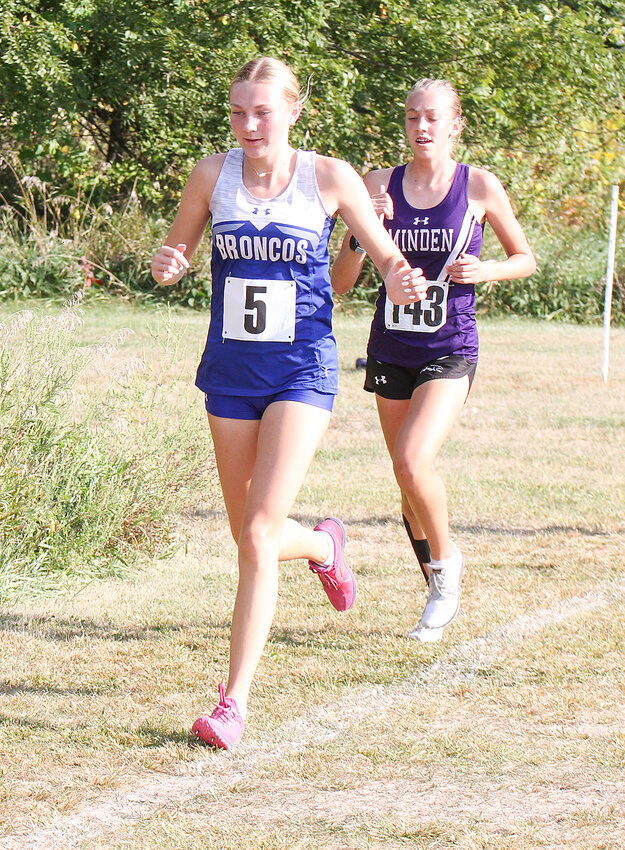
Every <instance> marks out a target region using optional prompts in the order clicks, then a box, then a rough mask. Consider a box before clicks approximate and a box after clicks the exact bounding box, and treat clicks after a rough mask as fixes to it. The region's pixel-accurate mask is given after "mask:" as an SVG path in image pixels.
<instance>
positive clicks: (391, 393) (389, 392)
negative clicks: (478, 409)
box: [365, 354, 477, 400]
mask: <svg viewBox="0 0 625 850" xmlns="http://www.w3.org/2000/svg"><path fill="white" fill-rule="evenodd" d="M476 369H477V363H474V362H473V361H472V360H467V359H466V357H458V356H456V355H454V354H450V355H449V356H448V357H437V358H436V360H430V362H429V363H426V364H425V365H424V366H421V367H420V368H418V369H410V368H408V367H407V366H397V365H396V364H395V363H383V362H382V361H381V360H376V359H375V358H374V357H367V372H366V375H365V389H366V390H367V392H369V393H377V394H378V395H380V396H382V398H391V399H398V400H399V399H408V398H411V397H412V394H413V392H414V391H415V390H416V388H417V387H420V386H421V384H425V383H427V382H428V381H437V380H439V378H464V377H465V375H468V376H469V389H471V384H472V383H473V378H474V376H475V370H476Z"/></svg>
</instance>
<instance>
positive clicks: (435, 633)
mask: <svg viewBox="0 0 625 850" xmlns="http://www.w3.org/2000/svg"><path fill="white" fill-rule="evenodd" d="M442 636H443V630H442V629H426V628H425V626H422V625H421V623H418V624H417V625H416V626H415V627H414V629H413V630H412V631H411V632H408V637H409V638H414V639H415V640H418V641H419V642H420V643H436V641H438V640H440V639H441V638H442Z"/></svg>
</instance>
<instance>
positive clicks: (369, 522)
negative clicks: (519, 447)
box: [188, 508, 625, 537]
mask: <svg viewBox="0 0 625 850" xmlns="http://www.w3.org/2000/svg"><path fill="white" fill-rule="evenodd" d="M188 514H189V516H192V517H194V518H196V519H216V518H217V519H224V520H225V519H226V513H225V511H224V510H221V509H213V510H203V509H202V508H199V509H193V510H192V511H189V512H188ZM325 516H327V514H323V512H320V513H318V514H315V515H311V514H302V513H292V514H291V518H292V519H294V520H296V521H297V522H300V523H301V524H302V525H304V526H307V527H309V528H314V527H315V526H316V525H317V523H318V522H320V521H321V520H322V519H324V517H325ZM340 518H341V519H342V520H343V522H344V523H345V525H346V526H347V527H348V528H349V527H352V528H361V527H372V528H380V527H381V526H385V525H396V526H397V527H398V528H400V529H401V530H402V532H403V525H402V522H401V515H400V513H399V511H397V512H393V513H390V514H376V515H375V516H365V517H358V518H357V519H355V518H353V517H350V516H349V515H347V514H341V516H340ZM451 528H452V531H455V532H460V533H462V534H482V535H483V534H487V535H492V536H493V537H536V536H538V535H541V534H581V535H582V536H584V537H614V536H616V535H620V534H625V527H623V528H613V529H609V530H606V529H604V528H598V527H597V526H585V525H545V526H534V527H527V528H522V527H519V526H504V525H493V524H492V523H491V524H489V523H484V524H481V525H475V524H473V525H466V524H462V523H460V522H453V521H452V526H451Z"/></svg>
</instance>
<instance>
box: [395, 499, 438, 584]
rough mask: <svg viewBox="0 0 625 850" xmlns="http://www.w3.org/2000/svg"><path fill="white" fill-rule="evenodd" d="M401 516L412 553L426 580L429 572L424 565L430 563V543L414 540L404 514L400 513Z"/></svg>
mask: <svg viewBox="0 0 625 850" xmlns="http://www.w3.org/2000/svg"><path fill="white" fill-rule="evenodd" d="M401 517H402V519H403V521H404V526H405V527H406V533H407V534H408V539H409V540H410V543H411V544H412V548H413V550H414V553H415V555H416V556H417V560H418V561H419V566H420V567H421V572H422V573H423V578H424V579H425V580H426V581H427V580H428V579H429V573H428V571H427V570H426V567H425V565H426V564H429V563H430V558H431V557H432V555H431V554H430V544H429V543H428V542H427V540H416V539H415V538H414V536H413V534H412V529H411V528H410V523H409V522H408V520H407V519H406V517H405V515H404V514H402V515H401Z"/></svg>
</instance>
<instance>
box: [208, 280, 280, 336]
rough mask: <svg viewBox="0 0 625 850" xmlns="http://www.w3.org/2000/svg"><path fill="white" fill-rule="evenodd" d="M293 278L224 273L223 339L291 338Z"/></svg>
mask: <svg viewBox="0 0 625 850" xmlns="http://www.w3.org/2000/svg"><path fill="white" fill-rule="evenodd" d="M295 296H296V285H295V281H294V280H251V279H248V278H242V277H227V278H226V282H225V286H224V314H223V331H222V336H223V338H224V339H241V340H248V341H260V342H293V340H294V339H295Z"/></svg>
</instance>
